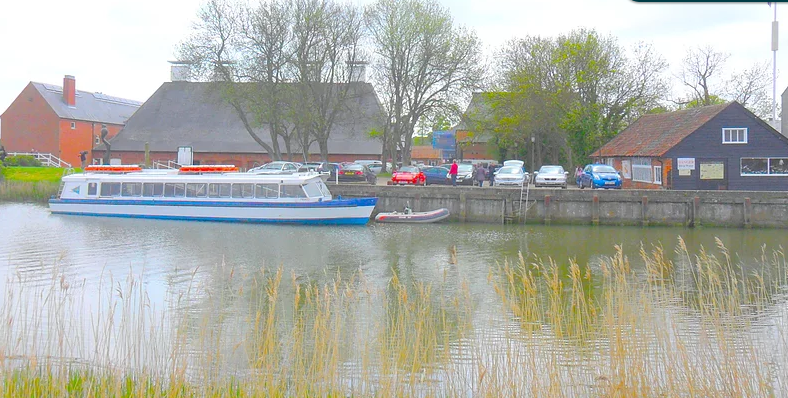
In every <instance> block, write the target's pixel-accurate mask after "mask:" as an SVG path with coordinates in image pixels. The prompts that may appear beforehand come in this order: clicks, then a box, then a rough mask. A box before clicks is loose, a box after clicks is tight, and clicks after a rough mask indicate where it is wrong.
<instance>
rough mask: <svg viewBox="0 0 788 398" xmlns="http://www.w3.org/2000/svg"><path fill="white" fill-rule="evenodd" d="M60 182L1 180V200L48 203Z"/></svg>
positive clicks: (55, 193)
mask: <svg viewBox="0 0 788 398" xmlns="http://www.w3.org/2000/svg"><path fill="white" fill-rule="evenodd" d="M59 186H60V183H58V182H49V181H38V182H23V181H8V180H6V181H0V201H11V202H39V203H47V202H48V201H49V198H50V197H52V196H53V195H57V190H58V187H59Z"/></svg>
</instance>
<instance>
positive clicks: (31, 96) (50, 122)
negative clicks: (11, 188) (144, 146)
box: [0, 75, 142, 167]
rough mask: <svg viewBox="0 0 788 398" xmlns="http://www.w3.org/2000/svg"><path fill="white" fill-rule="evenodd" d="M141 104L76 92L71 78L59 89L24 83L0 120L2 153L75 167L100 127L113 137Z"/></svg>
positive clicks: (46, 85) (68, 76)
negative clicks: (45, 156) (34, 155)
mask: <svg viewBox="0 0 788 398" xmlns="http://www.w3.org/2000/svg"><path fill="white" fill-rule="evenodd" d="M141 104H142V103H141V102H137V101H132V100H128V99H124V98H118V97H112V96H109V95H105V94H102V93H92V92H88V91H82V90H77V89H76V79H75V78H74V76H70V75H66V76H65V77H64V78H63V86H62V87H61V86H56V85H52V84H47V83H36V82H30V83H28V85H27V86H26V87H25V88H24V89H23V90H22V92H21V93H20V94H19V96H17V97H16V99H15V100H14V101H13V102H12V103H11V105H10V106H9V107H8V109H6V111H5V112H3V114H2V115H0V120H2V125H1V126H0V129H2V130H1V131H0V137H2V141H3V145H4V146H5V148H6V150H7V151H8V152H41V153H51V154H53V155H54V156H56V157H58V158H60V159H62V160H63V161H65V162H68V163H70V164H71V165H72V166H75V167H78V166H79V164H80V159H79V153H80V152H81V151H88V158H93V157H95V156H94V155H93V153H92V150H93V147H94V145H96V144H97V143H98V142H100V138H101V125H102V124H106V125H107V130H108V131H109V134H108V137H113V136H115V135H116V134H117V133H118V132H119V131H120V130H121V129H122V128H123V125H124V124H125V123H126V120H127V119H128V118H129V117H131V115H132V114H134V112H135V111H136V110H137V109H138V108H139V107H140V105H141Z"/></svg>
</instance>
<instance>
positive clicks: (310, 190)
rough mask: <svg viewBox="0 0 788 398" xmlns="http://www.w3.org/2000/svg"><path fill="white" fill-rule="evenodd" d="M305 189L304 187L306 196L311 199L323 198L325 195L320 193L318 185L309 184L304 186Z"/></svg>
mask: <svg viewBox="0 0 788 398" xmlns="http://www.w3.org/2000/svg"><path fill="white" fill-rule="evenodd" d="M303 187H304V191H306V195H307V196H309V197H310V198H320V197H322V196H323V193H322V192H320V188H318V187H317V184H315V183H309V184H306V185H303Z"/></svg>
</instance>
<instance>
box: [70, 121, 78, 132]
mask: <svg viewBox="0 0 788 398" xmlns="http://www.w3.org/2000/svg"><path fill="white" fill-rule="evenodd" d="M76 128H77V122H71V130H75V129H76Z"/></svg>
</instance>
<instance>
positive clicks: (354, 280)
mask: <svg viewBox="0 0 788 398" xmlns="http://www.w3.org/2000/svg"><path fill="white" fill-rule="evenodd" d="M623 253H624V251H623V250H622V249H621V248H620V247H618V248H617V251H616V254H615V255H614V256H613V257H612V258H607V259H605V260H604V261H602V262H601V263H600V264H585V265H581V264H577V263H575V262H574V261H568V262H566V263H558V262H556V261H554V260H552V259H538V258H526V257H524V256H522V255H521V256H520V257H519V258H518V259H517V260H516V261H514V262H508V261H506V262H504V263H503V264H500V265H499V266H497V267H495V268H493V269H491V270H490V274H489V284H490V285H491V286H492V288H493V290H494V291H495V293H496V294H495V295H494V297H495V298H496V300H497V301H496V302H495V303H493V304H489V303H487V304H485V305H484V306H481V305H479V303H478V301H477V298H475V297H473V295H472V294H471V292H470V288H469V285H468V284H467V283H466V282H461V283H460V287H459V288H456V286H453V287H452V288H448V286H449V284H448V283H438V284H427V283H422V282H412V283H406V282H403V280H401V279H400V277H401V276H400V275H398V274H396V273H393V274H392V275H391V277H390V279H389V281H388V283H387V284H386V285H385V286H375V285H374V283H371V282H370V281H369V280H367V279H366V278H365V276H364V275H363V274H362V273H357V274H354V275H350V276H348V275H341V274H339V273H337V274H336V275H334V276H332V277H331V278H328V279H329V280H330V282H328V283H322V284H321V283H316V282H314V281H310V280H305V279H304V278H303V277H299V276H296V275H290V276H289V277H286V276H285V273H284V271H283V270H282V269H281V268H280V269H278V270H275V271H274V272H269V271H267V270H261V271H259V272H256V273H254V274H251V275H241V273H240V271H237V270H235V269H233V268H230V267H226V266H224V265H222V266H221V267H217V269H216V270H215V273H214V274H213V275H211V278H209V279H208V280H200V279H199V278H198V277H197V276H196V274H193V276H192V284H190V285H189V287H188V288H187V289H184V290H182V291H177V292H169V293H170V294H169V296H168V298H167V300H166V302H167V303H168V306H167V307H166V308H156V307H155V305H153V304H152V303H151V300H150V299H149V297H148V293H147V292H146V289H145V288H144V286H145V284H144V283H143V282H144V281H141V280H139V279H137V278H135V277H132V276H129V277H127V278H125V279H123V280H116V279H114V278H113V277H112V276H111V275H105V276H103V277H102V278H101V280H102V284H101V285H100V286H98V287H97V288H96V289H95V291H92V290H90V289H88V288H86V286H85V284H84V283H81V282H79V281H71V280H68V278H65V277H62V276H61V273H60V271H57V270H56V271H55V272H54V273H53V277H52V280H51V281H50V283H49V285H48V286H47V287H46V288H45V289H35V290H33V291H28V289H27V288H26V284H25V281H24V280H23V279H22V277H21V276H17V277H16V278H15V279H14V280H10V281H8V283H7V294H6V297H5V299H4V301H3V306H2V308H1V309H0V316H1V317H2V318H0V320H1V322H0V382H1V383H2V385H1V386H0V387H1V388H0V395H2V396H10V397H13V396H24V397H30V396H90V397H104V396H112V397H115V396H122V397H131V396H134V397H137V396H146V397H181V396H207V397H213V396H234V397H252V396H255V397H256V396H268V397H290V396H297V397H335V396H343V397H344V396H364V397H366V396H376V397H402V396H425V397H433V396H481V397H498V396H551V397H552V396H555V397H560V396H602V397H633V396H643V397H651V396H736V397H745V396H758V397H760V396H781V395H782V396H784V395H785V394H788V390H787V389H786V387H787V386H788V384H786V382H788V369H787V368H786V366H788V359H787V358H786V356H787V355H788V354H786V353H787V352H788V351H787V348H786V347H788V344H787V341H786V332H787V331H788V309H786V305H785V303H786V301H785V291H784V289H785V286H786V285H787V284H788V280H787V279H788V274H787V273H786V271H787V270H786V261H785V255H784V253H783V252H782V249H779V250H776V251H773V252H767V251H766V249H764V250H763V255H762V257H761V258H760V259H759V261H758V264H756V266H755V267H752V268H750V269H747V268H746V267H743V266H741V265H740V264H739V263H738V262H736V261H735V260H734V258H733V256H732V255H731V254H730V253H728V251H727V250H726V249H725V247H724V246H723V245H722V243H721V242H718V247H717V248H715V250H714V252H713V253H709V252H707V251H705V250H700V252H699V253H697V254H694V255H692V254H690V253H689V252H688V251H687V248H686V246H685V245H684V242H683V241H682V240H681V239H679V244H678V246H677V249H676V253H675V254H676V255H675V256H674V257H672V258H674V259H675V262H674V261H671V260H670V259H669V258H668V256H667V255H666V253H665V252H664V250H663V249H662V248H661V247H652V248H648V249H647V248H645V247H643V248H641V249H640V253H639V256H640V257H641V258H642V260H643V262H644V263H645V267H643V268H640V267H638V269H637V270H633V269H632V268H631V266H630V261H629V259H628V258H627V257H626V256H625V255H624V254H623Z"/></svg>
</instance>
